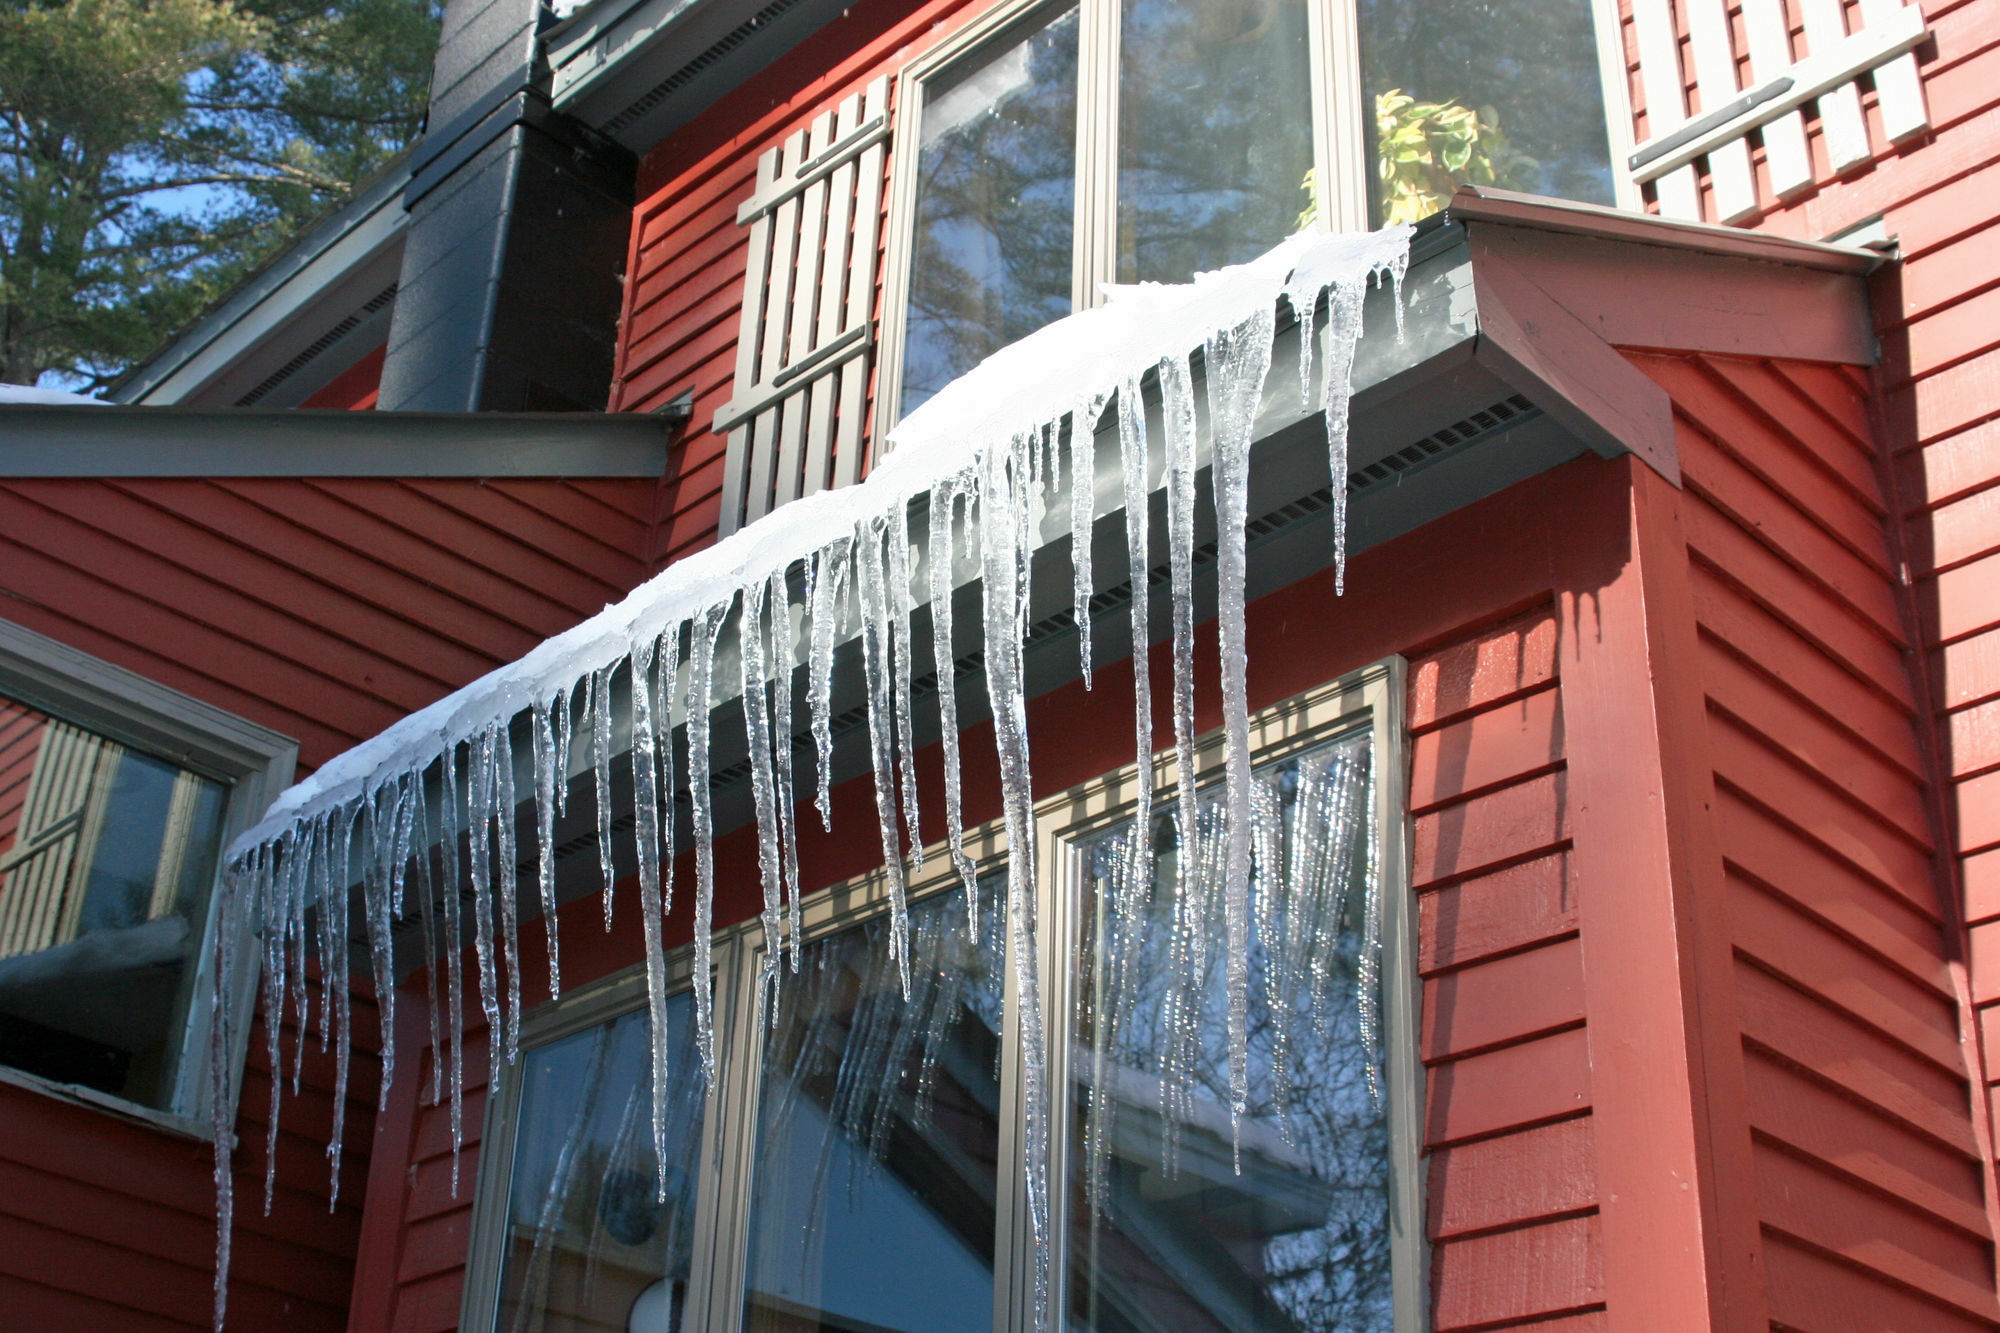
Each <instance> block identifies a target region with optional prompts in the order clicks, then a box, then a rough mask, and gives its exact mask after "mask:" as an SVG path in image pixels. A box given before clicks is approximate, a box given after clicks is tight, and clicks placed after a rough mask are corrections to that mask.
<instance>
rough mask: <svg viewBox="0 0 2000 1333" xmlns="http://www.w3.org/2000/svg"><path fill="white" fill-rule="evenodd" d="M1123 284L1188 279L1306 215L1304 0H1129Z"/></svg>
mask: <svg viewBox="0 0 2000 1333" xmlns="http://www.w3.org/2000/svg"><path fill="white" fill-rule="evenodd" d="M1123 21H1124V31H1123V36H1122V39H1121V40H1122V47H1121V53H1120V64H1119V75H1118V280H1119V281H1120V282H1140V281H1147V282H1186V281H1187V280H1188V279H1189V278H1190V277H1192V276H1194V274H1195V273H1196V272H1198V271H1202V270H1206V269H1213V268H1220V267H1221V266H1222V265H1224V264H1235V263H1240V262H1242V261H1243V260H1246V259H1252V258H1255V257H1256V256H1257V255H1260V254H1262V253H1263V252H1264V251H1266V250H1268V249H1270V248H1271V246H1273V245H1275V244H1276V243H1277V242H1279V241H1281V240H1283V239H1284V238H1285V237H1287V236H1289V235H1291V234H1292V233H1293V232H1295V231H1298V230H1299V229H1300V227H1302V226H1303V225H1305V223H1306V221H1307V219H1305V218H1302V217H1301V214H1302V213H1304V212H1305V211H1306V209H1307V206H1308V203H1309V201H1310V198H1311V195H1310V192H1309V188H1308V185H1307V182H1306V173H1307V171H1308V170H1309V169H1310V168H1311V167H1312V160H1313V153H1312V72H1311V56H1310V50H1309V48H1308V46H1307V42H1306V6H1305V5H1304V4H1303V3H1300V2H1299V0H1125V3H1124V20H1123Z"/></svg>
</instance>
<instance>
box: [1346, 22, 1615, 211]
mask: <svg viewBox="0 0 2000 1333" xmlns="http://www.w3.org/2000/svg"><path fill="white" fill-rule="evenodd" d="M1360 24H1361V73H1362V83H1363V85H1364V88H1365V95H1366V97H1367V99H1368V105H1369V106H1371V107H1373V108H1374V112H1375V122H1376V132H1375V136H1374V138H1375V154H1376V172H1375V176H1374V180H1373V186H1374V192H1375V198H1374V201H1373V202H1374V216H1375V218H1376V220H1377V222H1414V221H1416V220H1417V219H1419V218H1422V217H1425V216H1428V215H1429V214H1431V213H1435V212H1436V211H1437V210H1438V209H1440V208H1442V207H1444V205H1445V202H1446V201H1447V200H1449V199H1450V198H1451V194H1452V191H1453V190H1454V189H1456V188H1457V186H1458V185H1459V184H1461V183H1470V184H1474V185H1496V186H1500V187H1502V188H1504V189H1509V190H1525V191H1527V192H1528V193H1530V194H1546V195H1554V196H1557V197H1559V198H1564V199H1580V200H1584V201H1586V202H1589V203H1599V204H1609V203H1611V202H1612V201H1613V199H1612V184H1611V155H1610V154H1611V150H1610V145H1609V140H1608V138H1607V137H1606V136H1607V130H1606V124H1605V119H1604V87H1603V84H1602V82H1601V74H1600V71H1599V68H1598V63H1597V38H1596V33H1595V29H1594V27H1593V24H1592V20H1591V3H1590V0H1360Z"/></svg>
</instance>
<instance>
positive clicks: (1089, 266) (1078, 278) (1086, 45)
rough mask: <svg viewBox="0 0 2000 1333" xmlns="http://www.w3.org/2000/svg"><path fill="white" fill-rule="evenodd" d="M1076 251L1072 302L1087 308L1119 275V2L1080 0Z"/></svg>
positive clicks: (1092, 304) (1079, 306) (1076, 306)
mask: <svg viewBox="0 0 2000 1333" xmlns="http://www.w3.org/2000/svg"><path fill="white" fill-rule="evenodd" d="M1077 23H1078V29H1077V56H1076V64H1077V72H1076V255H1075V264H1074V267H1073V269H1072V272H1073V275H1074V278H1073V286H1072V288H1071V292H1070V304H1071V307H1072V308H1073V309H1076V310H1088V309H1089V308H1090V307H1092V306H1094V305H1097V304H1098V303H1099V301H1100V300H1101V299H1102V298H1101V297H1100V296H1099V295H1098V291H1097V288H1098V284H1099V283H1105V282H1112V281H1115V280H1116V278H1117V274H1118V34H1119V23H1120V4H1119V0H1078V6H1077Z"/></svg>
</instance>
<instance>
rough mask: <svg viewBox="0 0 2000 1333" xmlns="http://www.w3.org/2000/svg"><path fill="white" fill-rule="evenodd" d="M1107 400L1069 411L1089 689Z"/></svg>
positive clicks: (1073, 523) (1079, 605) (1075, 574)
mask: <svg viewBox="0 0 2000 1333" xmlns="http://www.w3.org/2000/svg"><path fill="white" fill-rule="evenodd" d="M1108 400H1109V396H1108V395H1106V394H1102V393H1096V394H1092V395H1091V396H1090V397H1088V398H1085V399H1083V400H1082V401H1080V402H1079V403H1077V405H1076V406H1075V407H1074V408H1072V409H1071V411H1070V415H1069V561H1070V571H1071V589H1072V596H1073V606H1074V611H1073V614H1074V615H1075V617H1076V652H1077V659H1078V661H1079V662H1081V663H1082V666H1083V688H1084V689H1086V690H1087V689H1089V688H1090V667H1091V661H1090V658H1091V651H1090V596H1091V584H1092V579H1091V572H1090V538H1091V525H1092V523H1094V522H1095V521H1096V518H1097V419H1098V418H1099V417H1101V416H1103V415H1104V404H1105V403H1106V402H1107V401H1108ZM1052 470H1053V469H1052Z"/></svg>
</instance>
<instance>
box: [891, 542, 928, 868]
mask: <svg viewBox="0 0 2000 1333" xmlns="http://www.w3.org/2000/svg"><path fill="white" fill-rule="evenodd" d="M888 532H889V566H888V571H887V572H888V576H889V612H890V620H889V625H890V628H891V629H892V630H893V631H894V644H893V647H894V657H895V659H896V751H897V754H898V755H899V756H900V758H901V761H902V775H903V784H902V785H903V824H904V826H905V830H906V832H907V834H908V836H909V848H910V864H911V865H912V866H913V867H914V868H915V869H916V870H917V872H918V873H922V871H923V868H924V837H923V834H922V833H921V832H919V831H918V824H917V738H916V714H915V711H914V707H913V705H912V702H911V686H910V676H911V668H912V666H913V665H914V663H915V660H916V655H917V654H916V645H915V644H914V643H913V642H912V641H911V639H910V611H911V606H910V600H911V591H910V579H911V574H910V513H909V510H908V509H907V508H906V507H903V506H900V505H899V506H897V509H896V512H894V513H892V514H890V515H889V529H888Z"/></svg>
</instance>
